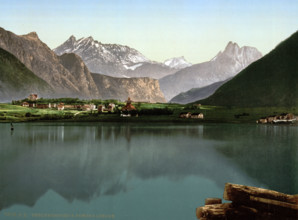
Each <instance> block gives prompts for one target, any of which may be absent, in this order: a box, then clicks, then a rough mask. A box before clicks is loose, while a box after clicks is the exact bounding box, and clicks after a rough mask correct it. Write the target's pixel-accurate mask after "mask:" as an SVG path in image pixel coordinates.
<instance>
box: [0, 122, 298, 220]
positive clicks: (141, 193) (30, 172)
mask: <svg viewBox="0 0 298 220" xmlns="http://www.w3.org/2000/svg"><path fill="white" fill-rule="evenodd" d="M0 131H1V133H0V219H8V220H9V219H11V220H13V219H53V220H58V219H123V220H147V219H148V220H153V219H154V220H167V219H171V220H176V219H177V220H178V219H179V220H181V219H193V220H194V219H196V217H195V208H196V207H198V206H201V205H203V204H204V199H205V198H207V197H222V194H223V189H224V184H225V183H226V182H232V183H237V184H245V185H251V186H258V187H266V188H270V189H274V190H278V191H281V192H285V193H290V194H297V193H298V172H297V171H298V159H297V158H298V157H297V156H298V155H297V152H298V144H297V143H298V127H297V126H273V125H269V126H267V125H243V124H241V125H237V124H207V125H171V124H162V125H157V124H108V123H91V124H90V123H24V124H15V130H14V131H13V132H11V131H10V125H9V124H0Z"/></svg>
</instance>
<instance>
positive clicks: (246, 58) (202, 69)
mask: <svg viewBox="0 0 298 220" xmlns="http://www.w3.org/2000/svg"><path fill="white" fill-rule="evenodd" d="M261 56H262V54H261V53H260V52H259V51H258V50H257V49H256V48H253V47H242V48H240V47H239V46H238V45H237V44H236V43H232V42H229V43H228V45H227V46H226V48H225V50H224V51H223V52H219V53H218V54H217V56H216V57H214V58H213V59H212V60H210V61H208V62H204V63H200V64H196V65H192V66H190V67H187V68H184V69H182V70H180V71H178V72H176V73H175V74H172V75H169V76H166V77H163V78H161V79H160V80H159V82H160V87H161V89H162V91H163V93H164V95H165V98H166V99H167V100H170V99H171V98H173V97H174V96H176V95H178V94H179V93H181V92H185V91H188V90H190V89H192V88H199V87H204V86H207V85H210V84H212V83H215V82H219V81H224V80H226V79H228V78H230V77H233V76H235V75H236V74H237V73H238V72H240V71H241V70H242V69H244V68H245V67H246V66H247V65H249V64H250V63H252V62H254V61H255V60H257V59H259V58H260V57H261Z"/></svg>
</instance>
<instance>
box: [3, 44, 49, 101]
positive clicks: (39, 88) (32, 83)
mask: <svg viewBox="0 0 298 220" xmlns="http://www.w3.org/2000/svg"><path fill="white" fill-rule="evenodd" d="M30 93H38V94H39V95H43V96H47V94H51V93H53V90H52V88H51V87H50V85H49V84H47V83H46V82H45V81H44V80H42V79H41V78H39V77H38V76H36V75H35V74H34V73H33V72H31V71H30V70H29V69H28V68H26V66H25V65H24V64H23V63H21V62H20V61H19V60H18V59H17V58H16V57H15V56H13V55H12V54H10V53H9V52H7V51H6V50H3V49H2V48H0V100H1V101H8V100H11V99H18V98H24V97H26V96H28V95H29V94H30Z"/></svg>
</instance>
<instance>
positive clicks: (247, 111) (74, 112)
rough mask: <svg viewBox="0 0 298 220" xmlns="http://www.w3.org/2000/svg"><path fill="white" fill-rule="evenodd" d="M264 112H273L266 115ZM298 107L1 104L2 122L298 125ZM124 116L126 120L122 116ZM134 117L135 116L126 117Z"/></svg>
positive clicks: (56, 101) (68, 101)
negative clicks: (60, 121)
mask: <svg viewBox="0 0 298 220" xmlns="http://www.w3.org/2000/svg"><path fill="white" fill-rule="evenodd" d="M264 115H269V116H265V117H264ZM295 115H298V111H297V110H296V108H294V107H270V108H267V107H250V108H249V107H231V106H210V105H201V104H198V103H190V104H184V105H182V104H177V103H151V102H141V101H133V100H132V99H131V98H130V97H128V98H127V100H126V101H125V102H123V101H120V100H114V99H111V100H100V99H93V100H82V99H79V98H51V99H48V98H39V97H38V94H35V93H32V94H30V95H29V96H27V97H26V98H25V99H22V100H13V101H12V102H11V103H10V104H9V103H7V104H5V103H2V104H0V122H25V121H59V120H62V121H106V122H122V121H132V122H142V121H143V122H145V121H146V122H182V123H188V122H199V123H201V122H204V123H257V124H294V123H295V124H297V123H296V122H297V117H296V116H295ZM121 118H122V119H121ZM124 118H131V119H127V120H126V119H124Z"/></svg>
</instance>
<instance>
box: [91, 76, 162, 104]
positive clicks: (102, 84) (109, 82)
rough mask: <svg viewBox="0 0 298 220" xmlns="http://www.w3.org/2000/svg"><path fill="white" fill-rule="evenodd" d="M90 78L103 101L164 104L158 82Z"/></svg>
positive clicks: (140, 79)
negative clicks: (129, 100)
mask: <svg viewBox="0 0 298 220" xmlns="http://www.w3.org/2000/svg"><path fill="white" fill-rule="evenodd" d="M92 77H93V79H94V81H95V83H96V85H97V87H98V90H99V91H100V92H101V94H102V96H103V97H104V99H120V100H122V101H125V100H127V98H128V97H130V98H131V99H132V100H133V101H146V102H166V100H165V98H164V96H163V94H162V92H161V91H160V88H159V83H158V80H156V79H151V78H144V77H143V78H116V77H111V76H105V75H101V74H96V73H92Z"/></svg>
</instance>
